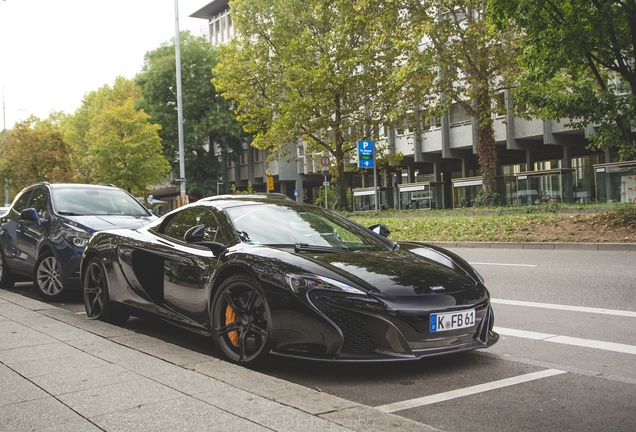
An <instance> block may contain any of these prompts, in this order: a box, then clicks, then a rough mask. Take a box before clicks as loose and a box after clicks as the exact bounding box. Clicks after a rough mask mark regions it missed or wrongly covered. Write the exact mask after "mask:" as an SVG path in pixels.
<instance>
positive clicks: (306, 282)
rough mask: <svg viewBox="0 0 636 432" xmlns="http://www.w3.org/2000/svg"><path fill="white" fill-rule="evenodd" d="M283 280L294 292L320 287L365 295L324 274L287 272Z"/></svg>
mask: <svg viewBox="0 0 636 432" xmlns="http://www.w3.org/2000/svg"><path fill="white" fill-rule="evenodd" d="M285 281H286V282H287V286H288V287H289V289H291V290H292V291H293V292H295V293H299V292H301V291H307V290H310V289H321V290H330V291H340V292H346V293H349V294H361V295H366V293H365V292H364V291H361V290H359V289H357V288H354V287H352V286H350V285H347V284H345V283H342V282H338V281H337V280H334V279H330V278H327V277H324V276H317V275H308V274H296V273H287V274H286V275H285Z"/></svg>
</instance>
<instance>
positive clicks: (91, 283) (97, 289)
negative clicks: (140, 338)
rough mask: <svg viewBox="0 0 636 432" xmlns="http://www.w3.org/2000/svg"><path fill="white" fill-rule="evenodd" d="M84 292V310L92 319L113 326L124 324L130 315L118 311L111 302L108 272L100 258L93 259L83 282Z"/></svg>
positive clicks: (87, 267) (89, 263)
mask: <svg viewBox="0 0 636 432" xmlns="http://www.w3.org/2000/svg"><path fill="white" fill-rule="evenodd" d="M82 288H83V290H84V309H86V316H87V317H89V318H90V319H96V320H100V321H106V322H109V323H111V324H123V323H125V322H126V321H128V318H130V315H129V314H127V313H125V312H123V311H122V310H119V309H116V308H115V307H114V305H113V304H112V303H111V301H110V296H109V294H108V282H107V280H106V272H105V271H104V268H103V267H102V263H101V262H100V261H99V258H91V260H90V261H89V262H88V265H87V266H86V271H85V272H84V279H83V281H82Z"/></svg>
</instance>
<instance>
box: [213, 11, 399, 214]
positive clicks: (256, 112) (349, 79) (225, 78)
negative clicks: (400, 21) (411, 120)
mask: <svg viewBox="0 0 636 432" xmlns="http://www.w3.org/2000/svg"><path fill="white" fill-rule="evenodd" d="M232 17H233V21H234V25H235V28H236V34H237V36H236V37H235V38H234V39H233V40H232V41H230V43H229V44H227V45H224V46H221V47H219V54H220V62H219V64H218V66H217V67H216V68H215V71H214V72H215V79H214V81H213V82H214V84H215V85H216V86H217V87H218V88H219V89H220V90H221V91H222V93H223V95H224V96H226V97H227V98H229V99H232V100H234V101H236V103H237V105H236V113H237V116H238V118H239V120H240V121H241V122H243V124H244V127H245V129H246V130H247V131H248V132H251V133H253V134H254V135H255V136H254V142H253V145H254V146H255V147H257V148H260V149H267V150H269V151H270V152H271V153H272V154H274V155H275V156H277V157H280V158H283V157H285V156H286V155H287V151H288V149H289V148H290V147H291V148H292V149H293V148H295V147H294V146H290V144H295V143H297V142H298V140H299V139H303V140H304V141H305V143H306V144H307V151H309V152H312V153H313V152H327V153H328V154H330V155H331V157H332V159H333V160H334V161H335V171H336V174H335V177H336V184H337V187H338V188H339V189H340V190H341V191H343V190H344V188H345V177H344V166H345V161H348V160H350V159H353V157H354V156H355V153H354V151H355V149H356V142H357V141H358V140H359V139H363V138H367V139H370V138H372V137H373V132H372V131H373V130H377V126H378V125H379V124H380V123H382V122H384V123H386V122H387V117H386V113H388V112H389V111H390V108H391V107H392V106H393V105H394V103H395V100H396V99H397V98H396V97H395V96H396V88H397V86H396V85H395V82H393V81H392V71H393V70H394V69H395V67H396V65H397V63H398V60H399V58H398V56H399V54H400V53H399V51H398V50H397V46H396V44H395V43H393V39H392V38H391V37H390V34H389V31H390V30H391V29H392V28H394V27H395V23H396V22H397V19H396V18H397V11H395V10H393V9H391V8H387V7H386V4H385V2H363V1H351V0H236V1H234V2H233V3H232ZM264 23H266V25H264ZM345 197H346V194H344V193H343V192H341V193H340V194H338V204H337V205H338V207H340V208H346V207H347V205H348V203H347V202H346V199H345Z"/></svg>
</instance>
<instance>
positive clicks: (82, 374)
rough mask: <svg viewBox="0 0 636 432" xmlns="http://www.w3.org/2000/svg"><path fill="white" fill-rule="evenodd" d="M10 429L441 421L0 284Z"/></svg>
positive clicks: (0, 348) (3, 406) (5, 424)
mask: <svg viewBox="0 0 636 432" xmlns="http://www.w3.org/2000/svg"><path fill="white" fill-rule="evenodd" d="M308 367H311V363H308ZM0 430H1V431H11V432H16V431H44V430H46V431H81V432H88V431H126V432H130V431H171V432H174V431H216V430H222V431H228V432H231V431H241V432H249V431H266V430H275V431H324V430H329V431H345V430H356V431H370V430H373V431H395V430H403V431H427V430H429V431H432V430H436V429H434V428H431V427H428V426H426V425H423V424H421V423H416V422H414V421H411V420H408V419H405V418H402V417H399V416H396V415H392V414H385V413H382V412H380V411H378V410H376V409H374V408H371V407H368V406H363V405H360V404H358V403H354V402H350V401H347V400H344V399H341V398H338V397H335V396H331V395H328V394H325V393H321V392H318V391H316V390H312V389H309V388H305V387H302V386H299V385H297V384H292V383H289V382H287V381H284V380H280V379H278V378H273V377H270V376H267V375H264V374H261V373H259V372H255V371H252V370H249V369H246V368H243V367H239V366H235V365H232V364H230V363H226V362H224V361H221V360H218V359H215V358H213V357H209V356H207V355H204V354H200V353H196V352H192V351H190V350H187V349H184V348H182V347H179V346H176V345H172V344H169V343H166V342H162V341H159V340H157V339H155V338H152V337H149V336H145V335H140V334H137V333H135V332H133V331H131V330H127V329H125V328H121V327H117V326H113V325H110V324H106V323H103V322H99V321H92V320H89V319H87V318H86V317H85V316H82V315H77V314H74V313H72V312H69V311H66V310H63V309H60V308H57V307H55V306H52V305H49V304H47V303H43V302H40V301H37V300H33V299H29V298H26V297H23V296H21V295H19V294H17V293H13V292H10V291H5V290H0Z"/></svg>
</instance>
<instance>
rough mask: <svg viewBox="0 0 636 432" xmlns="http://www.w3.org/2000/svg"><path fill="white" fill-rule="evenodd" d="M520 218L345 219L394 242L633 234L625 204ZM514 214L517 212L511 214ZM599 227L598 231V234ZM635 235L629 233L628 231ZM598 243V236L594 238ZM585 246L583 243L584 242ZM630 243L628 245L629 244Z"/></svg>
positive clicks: (426, 215)
mask: <svg viewBox="0 0 636 432" xmlns="http://www.w3.org/2000/svg"><path fill="white" fill-rule="evenodd" d="M536 207H537V208H541V209H542V212H541V213H538V212H537V213H531V214H523V213H522V212H521V211H519V212H514V213H511V214H496V213H494V212H484V213H483V214H480V213H475V212H468V211H465V212H456V211H453V213H452V214H450V213H447V212H443V211H442V212H422V211H419V212H417V211H416V212H410V213H409V212H397V213H395V214H388V212H382V213H381V214H376V216H375V217H374V216H367V215H366V214H365V216H359V215H358V214H355V213H354V214H350V215H348V217H349V218H351V219H353V220H354V221H356V222H358V223H359V224H361V225H364V226H370V225H372V224H376V223H381V224H384V225H386V226H387V227H388V228H389V230H390V231H391V235H390V238H391V239H393V240H397V241H409V240H413V241H476V242H482V241H497V242H546V241H549V242H563V241H574V242H576V241H581V240H580V239H581V238H585V239H588V240H587V241H589V237H588V236H586V237H583V236H581V233H582V232H590V233H598V235H599V236H600V238H602V232H601V233H599V231H603V230H604V229H606V228H608V227H614V228H618V227H620V228H624V229H626V230H627V231H626V232H627V233H628V234H629V236H628V239H629V238H631V239H633V238H634V237H633V236H634V235H635V234H636V206H635V205H633V204H626V205H624V206H621V207H619V208H616V209H610V210H607V209H604V210H603V211H601V212H599V213H598V214H592V215H585V214H580V213H579V214H571V213H567V214H563V213H559V214H557V213H554V212H550V211H545V209H544V206H536ZM513 210H516V209H513ZM599 228H600V229H599ZM630 230H634V231H630ZM593 238H595V239H598V238H599V237H593ZM583 241H586V240H583ZM632 241H633V240H632Z"/></svg>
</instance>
